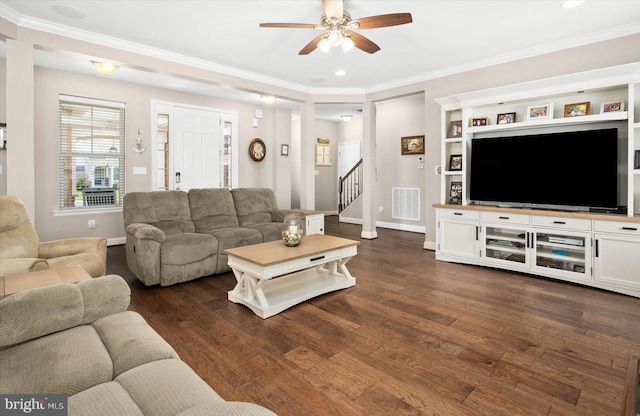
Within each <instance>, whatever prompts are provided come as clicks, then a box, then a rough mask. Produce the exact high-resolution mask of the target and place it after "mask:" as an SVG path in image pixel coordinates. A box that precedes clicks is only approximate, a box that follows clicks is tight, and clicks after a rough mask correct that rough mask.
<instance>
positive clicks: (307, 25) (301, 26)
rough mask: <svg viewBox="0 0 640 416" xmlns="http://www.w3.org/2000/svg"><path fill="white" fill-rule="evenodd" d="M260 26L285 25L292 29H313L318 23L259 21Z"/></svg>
mask: <svg viewBox="0 0 640 416" xmlns="http://www.w3.org/2000/svg"><path fill="white" fill-rule="evenodd" d="M260 27H287V28H292V29H315V28H316V27H318V25H314V24H311V23H260Z"/></svg>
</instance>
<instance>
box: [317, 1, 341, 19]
mask: <svg viewBox="0 0 640 416" xmlns="http://www.w3.org/2000/svg"><path fill="white" fill-rule="evenodd" d="M322 8H323V9H324V15H325V16H327V18H328V19H329V20H331V18H332V17H333V18H335V19H337V20H340V19H342V16H343V15H344V6H343V4H342V0H322Z"/></svg>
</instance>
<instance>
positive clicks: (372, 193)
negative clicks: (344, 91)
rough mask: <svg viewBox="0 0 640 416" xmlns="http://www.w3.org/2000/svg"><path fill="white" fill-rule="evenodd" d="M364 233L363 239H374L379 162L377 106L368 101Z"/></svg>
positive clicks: (364, 147) (364, 116) (364, 142)
mask: <svg viewBox="0 0 640 416" xmlns="http://www.w3.org/2000/svg"><path fill="white" fill-rule="evenodd" d="M362 123H363V125H362V168H363V176H364V180H363V182H364V183H363V187H362V233H361V235H360V236H361V237H362V238H366V239H374V238H377V237H378V232H377V231H376V216H377V209H376V206H377V205H378V204H377V200H378V199H377V196H376V187H377V162H376V153H377V152H376V105H375V103H374V102H371V101H367V102H365V103H364V105H363V106H362Z"/></svg>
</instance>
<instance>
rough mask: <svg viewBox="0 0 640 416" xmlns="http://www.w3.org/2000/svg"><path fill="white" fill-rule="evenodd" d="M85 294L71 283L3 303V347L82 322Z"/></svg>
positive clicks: (0, 316) (19, 295) (0, 305)
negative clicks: (83, 297)
mask: <svg viewBox="0 0 640 416" xmlns="http://www.w3.org/2000/svg"><path fill="white" fill-rule="evenodd" d="M83 313H84V312H83V308H82V293H81V292H80V290H79V289H78V288H77V287H76V285H74V284H72V283H66V284H61V285H53V286H45V287H41V288H37V289H33V290H27V291H24V292H20V293H16V294H14V295H13V296H8V297H6V298H4V299H2V300H1V301H0V347H8V346H11V345H14V344H18V343H20V342H23V341H28V340H30V339H33V338H37V337H40V336H43V335H47V334H51V333H53V332H57V331H62V330H64V329H68V328H72V327H74V326H76V325H79V324H80V323H81V322H82V316H83Z"/></svg>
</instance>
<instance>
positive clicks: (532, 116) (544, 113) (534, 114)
mask: <svg viewBox="0 0 640 416" xmlns="http://www.w3.org/2000/svg"><path fill="white" fill-rule="evenodd" d="M552 118H553V103H547V104H534V105H530V106H528V107H527V114H526V116H525V119H526V120H548V119H552Z"/></svg>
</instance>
